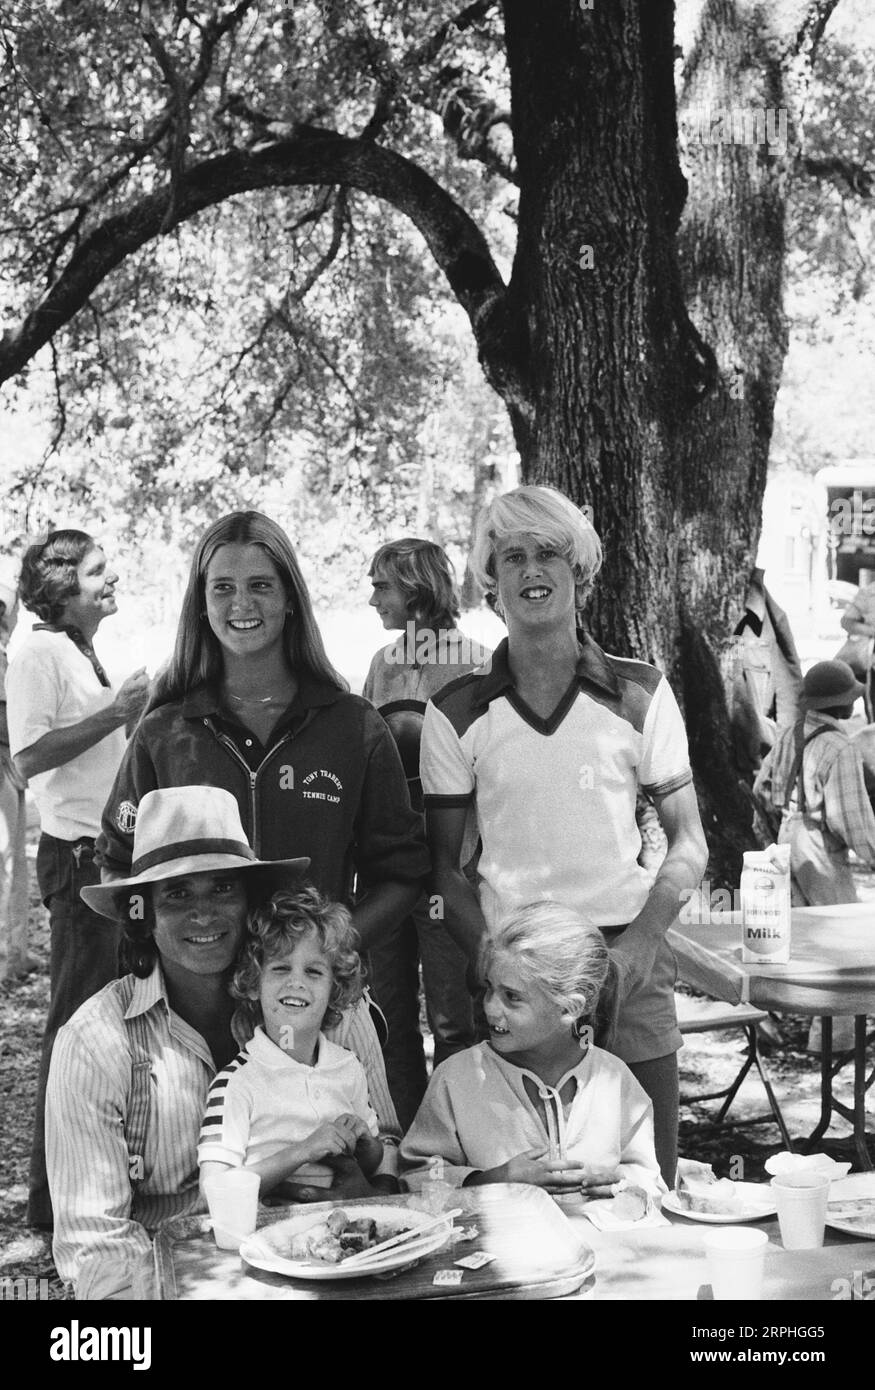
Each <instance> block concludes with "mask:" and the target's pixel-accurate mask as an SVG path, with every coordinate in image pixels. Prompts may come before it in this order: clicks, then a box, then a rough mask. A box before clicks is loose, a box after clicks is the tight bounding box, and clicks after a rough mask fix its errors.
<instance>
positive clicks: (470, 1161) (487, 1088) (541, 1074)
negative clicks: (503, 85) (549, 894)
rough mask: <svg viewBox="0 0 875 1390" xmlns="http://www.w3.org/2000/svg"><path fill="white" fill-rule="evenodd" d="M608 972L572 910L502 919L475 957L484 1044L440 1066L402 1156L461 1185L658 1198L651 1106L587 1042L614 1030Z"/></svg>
mask: <svg viewBox="0 0 875 1390" xmlns="http://www.w3.org/2000/svg"><path fill="white" fill-rule="evenodd" d="M614 971H615V967H614V965H613V963H612V961H611V958H610V955H609V952H608V949H607V947H606V946H605V943H604V940H603V938H602V935H601V933H600V932H599V931H597V930H596V929H595V928H588V927H587V926H586V925H585V924H584V923H583V921H582V920H581V918H580V917H579V916H578V915H577V914H576V913H575V912H573V911H571V910H570V909H568V908H566V907H563V906H560V905H559V904H558V903H554V902H537V903H532V904H531V905H529V906H526V907H523V908H520V909H517V910H516V911H515V912H513V913H512V914H511V915H509V916H508V917H506V918H505V920H504V921H503V922H502V923H500V924H499V925H498V927H497V929H496V930H495V931H494V932H493V933H492V934H490V935H489V936H488V937H487V938H486V941H485V943H484V946H483V951H482V956H481V973H482V976H483V979H484V982H485V985H486V994H485V999H484V1009H485V1013H486V1020H487V1023H488V1025H489V1033H490V1036H489V1040H488V1041H487V1042H484V1043H480V1044H479V1045H478V1046H476V1047H472V1048H469V1049H468V1051H466V1052H460V1053H457V1054H456V1055H455V1056H454V1057H450V1058H449V1059H448V1060H447V1061H446V1062H444V1063H443V1065H442V1066H440V1067H438V1068H437V1070H436V1071H435V1073H434V1075H433V1076H432V1078H431V1081H430V1083H429V1087H428V1091H427V1092H426V1096H425V1099H424V1100H423V1103H422V1105H421V1107H420V1109H419V1112H418V1114H417V1116H416V1119H415V1120H414V1122H413V1126H412V1127H411V1129H410V1131H409V1133H408V1134H407V1137H406V1138H405V1140H404V1141H403V1143H402V1146H401V1156H402V1158H403V1159H404V1160H405V1161H406V1162H407V1163H419V1162H421V1161H422V1160H423V1159H428V1158H432V1157H435V1156H439V1157H441V1158H443V1160H444V1163H445V1176H446V1179H447V1181H448V1182H451V1183H455V1184H456V1185H461V1186H471V1185H474V1184H480V1183H491V1182H525V1183H534V1184H535V1185H536V1186H538V1187H546V1188H549V1189H551V1190H554V1191H568V1190H573V1189H575V1188H576V1189H583V1190H585V1191H586V1192H588V1193H589V1194H591V1195H595V1196H607V1195H610V1194H611V1192H612V1191H613V1190H619V1189H617V1184H619V1183H621V1182H622V1181H623V1180H625V1182H626V1183H627V1184H634V1185H636V1186H639V1187H643V1188H644V1189H645V1190H646V1191H647V1192H649V1193H657V1192H663V1191H665V1186H664V1184H663V1182H662V1179H661V1177H660V1174H659V1165H658V1163H657V1161H656V1153H655V1151H654V1146H653V1107H652V1104H651V1102H650V1100H649V1098H648V1096H647V1095H646V1094H645V1092H644V1090H643V1089H642V1087H641V1086H640V1085H639V1083H638V1082H637V1081H636V1080H635V1078H634V1076H633V1075H632V1073H631V1072H630V1070H629V1068H628V1067H627V1066H626V1064H625V1062H622V1061H620V1059H619V1058H618V1057H615V1056H613V1055H612V1054H611V1053H609V1052H605V1051H604V1050H603V1049H602V1048H601V1047H599V1046H597V1045H596V1043H595V1040H594V1039H595V1036H596V1034H598V1035H599V1036H600V1037H601V1036H602V1034H603V1033H605V1032H609V1031H610V1027H611V1018H612V1015H613V1012H614V1010H615V998H616V978H615V974H614Z"/></svg>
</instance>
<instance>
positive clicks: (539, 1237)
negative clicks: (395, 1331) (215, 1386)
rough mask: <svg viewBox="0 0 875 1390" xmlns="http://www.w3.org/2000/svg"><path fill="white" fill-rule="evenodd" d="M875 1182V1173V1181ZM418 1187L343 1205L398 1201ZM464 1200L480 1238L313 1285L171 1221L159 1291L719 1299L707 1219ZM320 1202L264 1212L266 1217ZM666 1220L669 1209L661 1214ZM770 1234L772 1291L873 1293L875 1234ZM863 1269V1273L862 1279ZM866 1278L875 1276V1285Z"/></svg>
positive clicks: (466, 1220)
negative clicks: (803, 1244)
mask: <svg viewBox="0 0 875 1390" xmlns="http://www.w3.org/2000/svg"><path fill="white" fill-rule="evenodd" d="M873 1184H875V1180H873ZM409 1200H410V1198H409V1196H401V1197H381V1198H378V1199H371V1201H370V1203H369V1202H368V1200H367V1199H360V1200H358V1201H352V1202H344V1203H343V1207H344V1209H347V1208H348V1209H349V1212H350V1214H351V1215H354V1213H355V1208H356V1207H357V1206H360V1205H372V1206H373V1205H374V1204H375V1203H376V1204H379V1205H385V1206H386V1207H397V1206H398V1205H399V1203H400V1204H406V1203H407V1202H409ZM452 1202H453V1205H454V1206H459V1207H462V1208H463V1209H464V1214H463V1215H462V1216H461V1217H459V1218H458V1219H457V1225H458V1226H459V1227H463V1228H468V1227H469V1225H470V1223H473V1229H475V1230H476V1232H477V1235H476V1237H474V1238H472V1239H469V1240H467V1241H465V1242H460V1243H458V1244H453V1245H449V1246H446V1247H444V1248H443V1249H441V1250H439V1251H437V1252H435V1253H434V1254H431V1255H429V1256H427V1257H425V1258H423V1259H422V1260H420V1261H419V1263H418V1264H417V1265H415V1266H414V1267H412V1268H407V1269H401V1270H399V1271H398V1272H397V1273H396V1274H394V1275H393V1277H391V1278H388V1279H385V1278H374V1277H370V1278H368V1277H360V1278H356V1279H351V1280H349V1281H346V1282H332V1281H326V1282H309V1281H306V1280H300V1279H291V1278H288V1277H284V1276H283V1275H281V1274H277V1273H271V1272H265V1271H263V1270H260V1269H258V1268H253V1267H251V1266H249V1265H247V1264H246V1262H245V1261H244V1260H243V1259H242V1258H241V1256H240V1255H239V1254H236V1253H234V1252H232V1251H228V1250H220V1249H218V1248H217V1246H216V1244H215V1242H214V1240H213V1237H212V1234H211V1231H210V1222H209V1218H208V1217H180V1218H177V1219H176V1220H174V1221H170V1222H168V1223H167V1224H166V1225H165V1226H164V1227H163V1228H162V1230H161V1231H159V1233H158V1236H157V1237H156V1241H155V1266H156V1278H155V1287H154V1290H153V1296H154V1297H155V1298H158V1299H164V1300H180V1301H188V1300H199V1301H213V1300H231V1299H233V1300H235V1301H240V1300H245V1301H280V1300H281V1301H289V1300H292V1301H323V1300H331V1301H334V1302H337V1301H344V1300H346V1301H367V1300H397V1299H404V1300H410V1299H414V1300H423V1299H428V1300H457V1299H460V1300H467V1301H471V1300H478V1299H480V1300H483V1299H488V1300H519V1299H526V1300H531V1299H557V1300H564V1299H573V1300H580V1299H594V1300H595V1301H600V1300H627V1301H628V1300H661V1299H667V1300H697V1299H704V1298H708V1297H710V1285H709V1284H708V1282H707V1280H708V1272H707V1265H706V1261H705V1254H704V1249H703V1244H702V1237H703V1232H704V1230H706V1229H707V1227H706V1226H703V1225H702V1224H700V1223H698V1222H695V1221H693V1220H692V1219H687V1218H684V1217H679V1216H674V1215H672V1216H669V1217H668V1219H667V1220H666V1221H664V1222H662V1223H661V1224H659V1225H654V1226H643V1225H639V1226H636V1227H629V1228H626V1229H623V1230H617V1231H603V1230H597V1229H596V1228H595V1227H594V1226H593V1225H592V1224H591V1223H590V1221H589V1220H588V1219H587V1218H586V1217H585V1216H584V1215H582V1213H581V1212H579V1211H578V1212H576V1213H575V1212H568V1211H566V1210H565V1209H564V1208H563V1209H560V1208H559V1207H558V1206H557V1204H556V1203H555V1202H554V1201H553V1200H552V1198H551V1197H550V1196H549V1195H548V1194H547V1193H546V1192H544V1191H543V1190H542V1189H540V1188H535V1187H529V1186H526V1185H525V1184H522V1183H495V1184H491V1185H490V1186H488V1187H473V1188H462V1189H460V1190H459V1191H458V1192H456V1193H454V1194H453V1197H452ZM331 1205H332V1204H331V1203H320V1204H319V1205H318V1206H317V1207H311V1208H302V1207H294V1208H287V1209H285V1210H284V1211H283V1210H281V1211H277V1210H275V1209H274V1210H270V1209H263V1208H262V1209H260V1211H259V1226H261V1225H264V1224H268V1223H273V1222H275V1221H277V1220H282V1219H285V1218H287V1217H288V1216H289V1215H290V1213H292V1212H294V1213H295V1214H300V1213H302V1212H303V1211H305V1210H309V1211H312V1212H314V1213H315V1212H318V1211H327V1210H329V1209H330V1207H331ZM334 1205H337V1204H334ZM657 1219H659V1218H657ZM756 1224H757V1225H758V1226H760V1227H761V1228H762V1229H764V1230H765V1231H766V1232H767V1233H768V1235H769V1239H770V1242H771V1243H770V1246H769V1249H768V1252H767V1256H766V1269H765V1292H764V1298H766V1299H789V1300H813V1301H818V1300H833V1299H837V1298H847V1299H851V1298H853V1297H861V1298H862V1297H864V1291H867V1292H868V1296H869V1297H871V1296H872V1293H873V1292H875V1243H873V1242H872V1241H871V1240H870V1241H861V1240H859V1239H857V1238H856V1237H854V1236H849V1235H845V1234H842V1233H841V1232H837V1231H833V1230H830V1229H828V1230H827V1232H826V1237H825V1243H824V1246H823V1248H821V1249H819V1250H804V1251H787V1250H784V1249H783V1247H782V1246H781V1244H780V1236H779V1234H778V1226H777V1222H776V1220H774V1219H772V1218H767V1219H765V1220H761V1221H758V1222H757V1223H756ZM480 1250H483V1251H486V1252H487V1253H489V1254H491V1255H492V1256H493V1260H492V1262H491V1263H490V1264H488V1265H486V1266H485V1267H483V1268H480V1269H467V1270H466V1271H465V1273H464V1275H461V1276H460V1283H459V1284H457V1285H456V1286H455V1287H452V1286H449V1287H448V1286H446V1285H442V1284H441V1283H440V1282H439V1281H436V1280H435V1276H436V1275H437V1274H438V1273H439V1272H440V1271H447V1270H452V1269H456V1270H457V1273H458V1266H457V1265H456V1261H457V1260H458V1259H459V1258H460V1257H463V1256H465V1255H467V1254H470V1253H472V1252H474V1251H480ZM858 1275H859V1278H858V1277H857V1276H858ZM867 1281H868V1282H867Z"/></svg>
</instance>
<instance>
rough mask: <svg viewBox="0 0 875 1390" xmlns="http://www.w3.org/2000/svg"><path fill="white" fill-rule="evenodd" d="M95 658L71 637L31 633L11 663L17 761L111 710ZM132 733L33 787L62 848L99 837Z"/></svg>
mask: <svg viewBox="0 0 875 1390" xmlns="http://www.w3.org/2000/svg"><path fill="white" fill-rule="evenodd" d="M115 697H116V692H115V690H113V689H112V687H111V686H106V685H101V683H100V681H99V680H98V678H97V673H96V672H95V670H94V667H93V666H92V664H91V662H90V661H89V659H88V657H87V656H85V654H84V653H83V652H81V651H80V650H79V648H78V647H77V646H76V644H75V642H73V641H71V639H70V638H69V637H68V636H67V633H66V632H53V631H43V632H32V633H31V634H30V635H29V636H28V637H27V638H26V639H25V641H24V642H23V643H22V645H21V646H20V647H19V649H18V651H17V652H16V653H15V655H14V656H13V658H12V660H11V661H10V663H9V672H8V675H7V678H6V699H7V712H8V716H9V745H10V749H11V752H12V756H13V757H15V755H16V754H18V753H20V752H21V751H22V749H24V748H30V747H31V745H32V744H34V743H36V742H37V740H38V739H41V738H42V737H43V735H44V734H48V733H52V732H53V731H54V730H56V729H67V728H69V727H70V726H71V725H73V724H79V723H80V722H81V721H82V720H83V719H87V718H88V716H89V715H92V714H97V713H99V711H100V710H104V709H106V708H107V707H108V706H109V705H111V704H112V702H113V700H114V699H115ZM125 742H126V739H125V731H124V728H122V727H119V728H118V729H113V731H112V733H109V734H107V736H106V738H102V739H101V740H100V741H99V742H98V743H95V744H92V746H91V747H90V748H86V750H85V752H84V753H80V754H79V755H78V756H77V757H75V758H70V759H69V761H68V762H65V763H63V764H61V766H60V767H53V768H50V769H49V771H48V772H40V773H37V774H36V775H35V776H33V777H31V779H30V789H31V791H32V792H33V796H34V800H35V801H36V804H37V807H38V809H39V816H40V826H41V828H42V829H43V830H44V831H45V833H46V834H47V835H54V836H55V838H56V839H58V840H78V839H80V837H82V836H84V835H88V836H90V837H92V838H94V837H96V836H97V835H98V833H99V831H100V818H101V816H102V814H103V808H104V806H105V805H106V802H107V800H108V799H109V794H110V792H111V791H112V784H113V782H114V781H115V775H116V773H117V772H118V770H119V764H120V763H121V760H122V757H123V756H124V751H125Z"/></svg>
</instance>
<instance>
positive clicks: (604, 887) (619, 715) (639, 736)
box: [421, 634, 692, 927]
mask: <svg viewBox="0 0 875 1390" xmlns="http://www.w3.org/2000/svg"><path fill="white" fill-rule="evenodd" d="M580 640H581V656H580V660H579V662H578V666H577V675H576V678H575V680H574V682H573V683H572V685H571V686H570V687H569V689H568V692H567V694H566V696H565V698H564V699H563V700H562V701H560V704H559V706H558V708H557V709H556V710H555V711H554V713H553V715H552V716H551V718H550V719H549V720H544V719H541V718H540V717H539V716H538V715H536V714H535V713H534V712H533V711H532V710H530V709H529V708H528V706H527V705H526V704H525V703H524V702H523V700H522V699H521V698H520V696H519V695H518V694H517V692H516V689H515V688H514V685H513V681H512V679H511V675H510V671H509V669H508V664H507V641H506V640H505V641H504V642H502V643H501V644H500V646H499V647H498V649H497V651H496V652H495V653H494V654H493V657H492V665H491V670H490V671H488V672H484V671H474V672H472V673H471V674H470V675H467V676H462V677H461V678H460V679H459V680H457V681H453V682H452V684H450V685H447V686H445V687H444V689H443V690H441V691H439V692H438V693H437V694H436V695H434V696H433V697H432V699H431V700H430V701H429V704H428V707H427V710H426V715H425V723H424V727H423V732H422V748H421V773H422V785H423V792H424V797H425V807H426V810H428V809H429V808H440V807H442V806H445V807H451V806H472V805H473V806H474V808H475V810H476V814H477V824H478V829H479V831H480V836H481V839H482V841H483V852H482V855H481V858H480V864H479V874H480V899H481V905H482V908H483V915H484V916H485V918H486V922H487V925H488V926H490V927H493V926H494V925H495V924H496V922H497V921H498V920H499V918H500V917H502V916H503V915H504V914H505V913H506V912H507V911H508V910H510V909H512V908H515V907H520V906H523V905H524V904H526V903H530V902H533V901H535V900H536V899H539V898H551V899H554V900H555V901H557V902H561V903H565V904H566V905H567V906H569V907H572V908H574V909H575V910H577V911H578V912H579V913H580V914H581V916H582V917H583V918H584V919H585V921H586V922H587V923H588V924H589V925H592V926H597V927H610V926H620V925H623V924H625V923H627V922H630V921H631V920H632V919H633V918H634V917H635V916H636V915H637V914H638V912H639V911H640V910H641V908H642V907H643V906H644V903H645V901H646V900H647V897H648V894H649V892H650V887H651V882H652V880H651V877H650V876H649V875H648V873H647V872H646V870H644V869H643V868H642V867H641V866H640V865H639V864H638V862H637V861H638V854H639V851H640V849H641V836H640V834H639V832H638V827H637V824H636V821H635V799H636V794H637V792H638V789H639V787H640V788H642V789H643V790H644V791H645V792H649V793H651V794H667V793H669V792H672V791H675V790H677V789H678V788H680V787H683V786H685V785H686V784H687V783H688V782H690V781H691V780H692V775H691V773H690V767H689V754H688V749H687V736H686V731H685V729H684V724H683V720H682V718H681V713H680V710H679V709H678V706H677V701H676V700H675V698H674V695H673V694H672V691H671V688H670V686H669V684H668V682H667V681H666V680H665V677H664V676H663V675H662V674H661V672H660V671H658V670H656V668H655V667H653V666H649V665H647V664H646V662H643V661H628V660H624V659H621V658H619V657H614V656H607V655H606V654H605V653H604V652H603V651H602V650H601V648H600V647H598V646H597V645H596V643H595V642H593V640H592V638H590V637H588V636H587V635H586V634H580Z"/></svg>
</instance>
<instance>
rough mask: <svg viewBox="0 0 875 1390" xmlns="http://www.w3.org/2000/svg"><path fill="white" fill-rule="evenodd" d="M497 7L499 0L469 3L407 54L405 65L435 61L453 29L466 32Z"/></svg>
mask: <svg viewBox="0 0 875 1390" xmlns="http://www.w3.org/2000/svg"><path fill="white" fill-rule="evenodd" d="M497 8H498V3H497V0H477V3H476V4H474V5H467V6H466V7H465V9H464V10H462V11H461V12H460V13H459V14H457V15H455V16H454V17H453V18H452V19H447V20H444V23H443V24H441V25H439V26H438V28H437V29H435V31H434V33H433V34H430V35H429V37H428V38H427V39H425V40H424V42H423V43H421V44H419V45H418V46H417V47H416V48H413V49H411V50H410V52H409V53H407V54H405V56H404V67H406V68H411V67H416V68H418V67H422V65H423V63H432V62H434V60H435V58H436V57H437V55H438V54H439V53H440V51H441V49H442V48H443V46H444V44H445V43H446V41H447V39H448V38H449V37H450V35H451V34H452V33H453V31H455V32H456V33H457V34H462V33H464V31H465V30H466V29H471V28H472V27H473V26H474V25H475V24H479V23H480V21H481V20H482V19H485V18H486V16H487V15H488V14H489V12H490V10H495V9H497Z"/></svg>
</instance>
